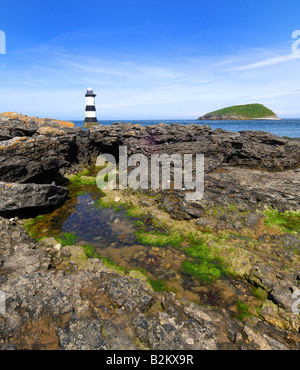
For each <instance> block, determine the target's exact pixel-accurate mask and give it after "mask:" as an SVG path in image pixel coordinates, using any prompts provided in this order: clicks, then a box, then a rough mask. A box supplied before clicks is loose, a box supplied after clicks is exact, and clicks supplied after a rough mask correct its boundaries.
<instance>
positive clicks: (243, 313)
mask: <svg viewBox="0 0 300 370" xmlns="http://www.w3.org/2000/svg"><path fill="white" fill-rule="evenodd" d="M236 307H237V310H238V312H237V314H236V318H237V319H238V320H240V321H244V320H245V319H246V318H247V317H250V316H252V314H251V312H250V311H249V308H248V306H247V305H246V304H245V303H244V302H242V301H237V302H236Z"/></svg>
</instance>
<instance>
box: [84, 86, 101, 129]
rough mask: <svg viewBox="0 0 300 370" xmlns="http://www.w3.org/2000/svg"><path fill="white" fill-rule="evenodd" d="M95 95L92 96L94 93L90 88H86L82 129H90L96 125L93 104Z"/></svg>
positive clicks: (94, 106) (94, 105)
mask: <svg viewBox="0 0 300 370" xmlns="http://www.w3.org/2000/svg"><path fill="white" fill-rule="evenodd" d="M96 96H97V95H96V94H94V91H93V89H92V88H91V87H89V88H88V90H87V92H86V94H85V98H86V106H85V120H84V124H83V127H86V128H88V127H92V126H96V125H98V120H97V115H96V104H95V97H96Z"/></svg>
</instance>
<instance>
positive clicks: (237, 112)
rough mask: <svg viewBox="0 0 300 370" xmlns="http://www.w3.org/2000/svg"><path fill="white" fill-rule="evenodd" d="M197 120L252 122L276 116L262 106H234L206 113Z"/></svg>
mask: <svg viewBox="0 0 300 370" xmlns="http://www.w3.org/2000/svg"><path fill="white" fill-rule="evenodd" d="M198 119H199V120H254V119H275V120H278V119H279V118H278V117H277V115H276V114H275V113H274V112H273V111H271V110H270V109H268V108H266V107H265V106H264V105H262V104H245V105H235V106H232V107H227V108H223V109H219V110H216V111H214V112H211V113H207V114H205V115H204V116H202V117H200V118H198Z"/></svg>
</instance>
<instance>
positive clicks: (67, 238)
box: [55, 233, 78, 247]
mask: <svg viewBox="0 0 300 370" xmlns="http://www.w3.org/2000/svg"><path fill="white" fill-rule="evenodd" d="M55 239H56V241H57V242H58V243H60V244H61V246H62V247H66V246H71V245H74V244H75V243H76V242H77V241H78V238H77V236H76V235H74V234H71V233H64V234H63V235H62V236H57V237H56V238H55Z"/></svg>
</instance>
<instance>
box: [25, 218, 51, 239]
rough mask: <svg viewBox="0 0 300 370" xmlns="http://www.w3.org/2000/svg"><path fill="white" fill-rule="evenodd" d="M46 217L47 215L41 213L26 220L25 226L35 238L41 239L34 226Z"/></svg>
mask: <svg viewBox="0 0 300 370" xmlns="http://www.w3.org/2000/svg"><path fill="white" fill-rule="evenodd" d="M45 219H46V215H39V216H37V217H35V218H31V219H29V220H24V222H25V228H26V230H27V233H28V235H30V236H31V238H33V239H37V240H40V239H41V238H38V237H37V232H36V230H35V229H34V226H35V225H36V224H37V223H38V222H40V221H43V220H45Z"/></svg>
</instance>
